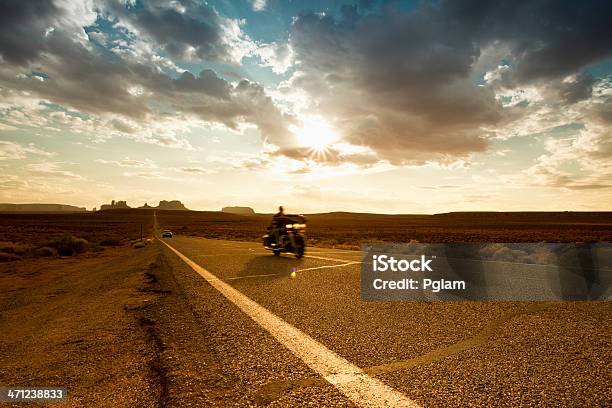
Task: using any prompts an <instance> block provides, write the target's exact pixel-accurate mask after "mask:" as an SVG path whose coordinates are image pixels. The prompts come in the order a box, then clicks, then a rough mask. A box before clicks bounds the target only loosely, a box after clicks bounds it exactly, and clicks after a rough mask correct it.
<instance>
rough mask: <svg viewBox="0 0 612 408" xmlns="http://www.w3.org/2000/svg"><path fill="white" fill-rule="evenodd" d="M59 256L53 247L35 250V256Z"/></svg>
mask: <svg viewBox="0 0 612 408" xmlns="http://www.w3.org/2000/svg"><path fill="white" fill-rule="evenodd" d="M55 255H57V250H56V249H55V248H52V247H48V246H44V247H41V248H36V249H35V250H34V256H55Z"/></svg>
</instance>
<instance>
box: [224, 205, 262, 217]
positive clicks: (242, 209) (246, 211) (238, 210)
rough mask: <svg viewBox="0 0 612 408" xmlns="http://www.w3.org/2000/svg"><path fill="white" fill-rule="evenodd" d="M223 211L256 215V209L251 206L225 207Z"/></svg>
mask: <svg viewBox="0 0 612 408" xmlns="http://www.w3.org/2000/svg"><path fill="white" fill-rule="evenodd" d="M221 212H224V213H230V214H240V215H254V214H255V211H253V209H252V208H251V207H223V208H222V209H221Z"/></svg>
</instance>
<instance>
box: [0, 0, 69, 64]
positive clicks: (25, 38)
mask: <svg viewBox="0 0 612 408" xmlns="http://www.w3.org/2000/svg"><path fill="white" fill-rule="evenodd" d="M60 15H61V10H60V9H58V8H57V7H56V6H55V5H54V4H53V2H52V1H51V0H48V1H44V0H43V1H20V0H6V1H3V2H2V4H1V5H0V27H2V28H1V29H0V55H1V56H2V59H3V60H4V61H6V62H8V63H10V64H18V65H24V64H26V63H27V62H29V61H32V60H34V59H36V58H37V57H38V55H39V54H40V52H41V51H43V50H44V48H45V32H46V30H47V29H48V28H49V27H52V25H51V24H50V23H52V22H53V21H54V20H55V19H56V18H57V17H59V16H60Z"/></svg>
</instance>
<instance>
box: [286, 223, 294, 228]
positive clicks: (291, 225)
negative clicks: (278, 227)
mask: <svg viewBox="0 0 612 408" xmlns="http://www.w3.org/2000/svg"><path fill="white" fill-rule="evenodd" d="M285 228H289V229H291V228H293V224H286V225H285Z"/></svg>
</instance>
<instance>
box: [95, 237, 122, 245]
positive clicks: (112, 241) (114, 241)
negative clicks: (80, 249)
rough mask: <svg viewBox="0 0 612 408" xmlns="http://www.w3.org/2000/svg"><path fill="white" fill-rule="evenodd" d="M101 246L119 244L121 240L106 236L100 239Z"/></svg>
mask: <svg viewBox="0 0 612 408" xmlns="http://www.w3.org/2000/svg"><path fill="white" fill-rule="evenodd" d="M100 245H101V246H120V245H121V240H119V239H117V238H106V239H103V240H102V241H100Z"/></svg>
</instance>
